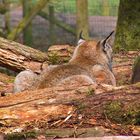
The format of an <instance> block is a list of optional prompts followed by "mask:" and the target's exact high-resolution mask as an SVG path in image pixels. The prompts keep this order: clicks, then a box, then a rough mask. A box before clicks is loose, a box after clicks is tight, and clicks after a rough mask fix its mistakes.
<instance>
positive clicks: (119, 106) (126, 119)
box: [104, 101, 140, 125]
mask: <svg viewBox="0 0 140 140" xmlns="http://www.w3.org/2000/svg"><path fill="white" fill-rule="evenodd" d="M104 115H105V116H106V117H107V118H108V119H110V120H111V121H114V122H116V123H122V124H131V125H132V124H135V125H139V124H140V105H137V104H134V105H131V106H128V107H124V105H123V103H121V102H120V101H113V102H110V103H108V104H106V105H105V107H104Z"/></svg>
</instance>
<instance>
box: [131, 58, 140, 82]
mask: <svg viewBox="0 0 140 140" xmlns="http://www.w3.org/2000/svg"><path fill="white" fill-rule="evenodd" d="M131 82H132V83H133V84H134V83H136V82H140V56H138V57H137V58H136V60H135V63H134V66H133V75H132V80H131Z"/></svg>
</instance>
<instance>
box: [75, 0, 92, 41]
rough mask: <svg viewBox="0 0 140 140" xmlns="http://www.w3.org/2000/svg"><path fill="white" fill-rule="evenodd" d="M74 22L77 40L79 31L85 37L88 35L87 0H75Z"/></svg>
mask: <svg viewBox="0 0 140 140" xmlns="http://www.w3.org/2000/svg"><path fill="white" fill-rule="evenodd" d="M76 16H77V17H76V20H77V21H76V22H77V34H76V35H77V40H79V36H80V33H81V32H82V35H83V36H84V37H85V38H88V37H89V24H88V1H87V0H76Z"/></svg>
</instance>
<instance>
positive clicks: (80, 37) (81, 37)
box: [79, 31, 85, 40]
mask: <svg viewBox="0 0 140 140" xmlns="http://www.w3.org/2000/svg"><path fill="white" fill-rule="evenodd" d="M82 33H83V31H81V32H80V35H79V39H82V40H85V39H84V38H83V36H82Z"/></svg>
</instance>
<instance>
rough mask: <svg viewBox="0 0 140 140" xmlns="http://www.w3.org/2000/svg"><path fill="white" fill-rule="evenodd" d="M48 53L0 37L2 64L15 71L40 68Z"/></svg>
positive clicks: (0, 59) (0, 63)
mask: <svg viewBox="0 0 140 140" xmlns="http://www.w3.org/2000/svg"><path fill="white" fill-rule="evenodd" d="M46 60H47V54H45V53H43V52H40V51H38V50H35V49H33V48H30V47H27V46H24V45H22V44H19V43H16V42H12V41H8V40H6V39H4V38H0V65H1V66H4V67H7V68H9V69H11V70H14V71H17V72H19V71H22V70H25V69H31V70H33V71H36V70H37V71H38V70H40V67H41V65H42V63H43V62H44V61H46Z"/></svg>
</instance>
